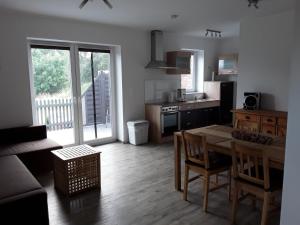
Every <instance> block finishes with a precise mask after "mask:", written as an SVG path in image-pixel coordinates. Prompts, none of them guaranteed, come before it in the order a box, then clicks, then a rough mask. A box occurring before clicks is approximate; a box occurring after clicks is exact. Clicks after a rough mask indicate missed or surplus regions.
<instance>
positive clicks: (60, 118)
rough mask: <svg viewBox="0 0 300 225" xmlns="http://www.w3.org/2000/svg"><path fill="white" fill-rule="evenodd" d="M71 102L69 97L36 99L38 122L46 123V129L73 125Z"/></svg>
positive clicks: (59, 128)
mask: <svg viewBox="0 0 300 225" xmlns="http://www.w3.org/2000/svg"><path fill="white" fill-rule="evenodd" d="M72 105H73V102H72V99H71V98H48V99H36V100H35V107H36V118H37V122H38V124H46V125H47V129H48V130H61V129H67V128H72V127H73V111H72V110H73V107H72Z"/></svg>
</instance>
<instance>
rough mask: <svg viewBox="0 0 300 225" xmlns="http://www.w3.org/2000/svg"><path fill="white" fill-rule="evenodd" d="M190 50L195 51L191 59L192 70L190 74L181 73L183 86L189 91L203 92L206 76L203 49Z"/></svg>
mask: <svg viewBox="0 0 300 225" xmlns="http://www.w3.org/2000/svg"><path fill="white" fill-rule="evenodd" d="M185 50H186V49H185ZM188 51H192V52H193V54H192V55H191V60H190V62H191V65H190V67H191V72H190V74H182V75H181V88H185V89H186V91H187V92H202V91H203V77H204V75H203V71H204V66H203V61H204V60H203V59H204V54H203V51H202V50H188Z"/></svg>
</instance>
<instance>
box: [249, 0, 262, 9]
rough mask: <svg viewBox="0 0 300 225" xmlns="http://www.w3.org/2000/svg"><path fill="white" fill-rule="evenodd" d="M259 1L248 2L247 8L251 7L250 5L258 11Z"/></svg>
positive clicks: (251, 0) (250, 0)
mask: <svg viewBox="0 0 300 225" xmlns="http://www.w3.org/2000/svg"><path fill="white" fill-rule="evenodd" d="M259 1H261V0H248V7H251V6H252V5H253V6H254V7H255V8H256V9H258V2H259Z"/></svg>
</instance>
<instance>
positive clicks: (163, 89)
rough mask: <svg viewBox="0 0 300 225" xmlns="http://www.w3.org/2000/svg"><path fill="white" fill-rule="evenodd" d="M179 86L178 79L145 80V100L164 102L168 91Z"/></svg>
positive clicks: (174, 89) (147, 101) (148, 101)
mask: <svg viewBox="0 0 300 225" xmlns="http://www.w3.org/2000/svg"><path fill="white" fill-rule="evenodd" d="M178 88H180V80H179V79H178V80H175V79H174V80H146V81H145V102H146V103H151V102H166V101H167V100H168V93H169V92H171V91H176V90H177V89H178Z"/></svg>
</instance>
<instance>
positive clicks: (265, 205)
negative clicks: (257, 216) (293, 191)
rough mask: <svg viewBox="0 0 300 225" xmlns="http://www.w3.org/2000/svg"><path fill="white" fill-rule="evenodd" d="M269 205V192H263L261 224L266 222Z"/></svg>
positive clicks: (264, 224) (263, 224)
mask: <svg viewBox="0 0 300 225" xmlns="http://www.w3.org/2000/svg"><path fill="white" fill-rule="evenodd" d="M269 206H270V193H269V192H265V193H264V203H263V208H262V216H261V225H266V224H267V219H268V211H269Z"/></svg>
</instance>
